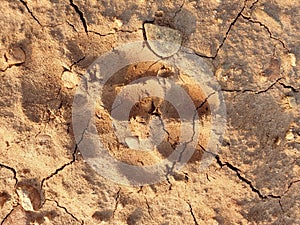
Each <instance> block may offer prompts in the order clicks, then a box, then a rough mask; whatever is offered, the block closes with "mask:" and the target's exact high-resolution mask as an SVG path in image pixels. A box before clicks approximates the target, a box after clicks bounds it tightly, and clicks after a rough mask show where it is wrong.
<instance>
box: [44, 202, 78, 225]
mask: <svg viewBox="0 0 300 225" xmlns="http://www.w3.org/2000/svg"><path fill="white" fill-rule="evenodd" d="M45 201H49V202H55V204H56V205H57V207H58V208H61V209H63V210H64V211H65V212H66V213H67V214H68V215H70V216H71V217H72V218H73V219H74V220H76V221H77V222H79V223H80V224H84V221H80V220H79V219H78V218H77V217H76V216H74V215H73V214H72V213H71V212H70V211H69V210H68V209H67V208H66V207H64V206H62V205H60V204H59V203H58V201H56V200H53V199H45Z"/></svg>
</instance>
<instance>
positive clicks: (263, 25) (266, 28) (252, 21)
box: [241, 14, 290, 52]
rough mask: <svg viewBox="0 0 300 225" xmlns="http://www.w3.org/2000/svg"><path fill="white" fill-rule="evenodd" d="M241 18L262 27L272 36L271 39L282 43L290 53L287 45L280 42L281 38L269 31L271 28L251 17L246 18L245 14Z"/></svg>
mask: <svg viewBox="0 0 300 225" xmlns="http://www.w3.org/2000/svg"><path fill="white" fill-rule="evenodd" d="M241 16H242V18H243V19H245V20H247V21H249V22H251V23H256V24H259V25H260V26H262V27H263V28H264V29H265V30H266V31H267V32H268V34H269V36H270V38H271V39H273V40H275V41H278V42H280V44H281V45H282V47H283V48H284V49H285V50H287V51H288V52H290V51H289V50H288V48H287V47H286V45H285V43H284V42H283V41H282V40H280V39H279V38H277V37H274V36H273V34H272V32H271V30H270V29H269V27H268V26H267V25H265V24H263V23H262V22H260V21H258V20H253V19H252V18H251V17H250V16H245V15H243V14H241Z"/></svg>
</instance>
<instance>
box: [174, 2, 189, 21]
mask: <svg viewBox="0 0 300 225" xmlns="http://www.w3.org/2000/svg"><path fill="white" fill-rule="evenodd" d="M185 1H186V0H183V2H182V4H181V5H180V7H179V9H178V10H177V11H176V12H175V13H174V17H173V18H174V19H175V18H176V17H177V15H178V13H180V12H181V10H182V8H183V6H184V4H185Z"/></svg>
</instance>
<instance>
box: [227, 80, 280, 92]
mask: <svg viewBox="0 0 300 225" xmlns="http://www.w3.org/2000/svg"><path fill="white" fill-rule="evenodd" d="M282 79H283V77H280V78H278V79H277V80H276V81H275V82H273V83H272V84H271V85H270V86H268V87H267V88H265V89H262V90H259V91H255V90H251V89H244V90H242V89H222V91H224V92H238V93H246V92H251V93H254V94H261V93H266V92H268V91H269V90H270V89H271V88H272V87H274V86H275V85H276V84H277V83H279V84H280V82H279V81H280V80H282Z"/></svg>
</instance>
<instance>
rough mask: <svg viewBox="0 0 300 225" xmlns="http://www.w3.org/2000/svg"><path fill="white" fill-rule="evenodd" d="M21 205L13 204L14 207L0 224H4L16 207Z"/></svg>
mask: <svg viewBox="0 0 300 225" xmlns="http://www.w3.org/2000/svg"><path fill="white" fill-rule="evenodd" d="M18 206H19V204H18V205H16V206H13V208H12V209H11V210H10V212H9V213H8V214H7V215H6V216H5V217H4V218H3V220H2V221H1V223H0V225H3V224H4V222H5V221H6V220H7V218H8V217H9V216H10V215H11V214H12V212H13V211H14V210H15V208H16V207H18Z"/></svg>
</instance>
